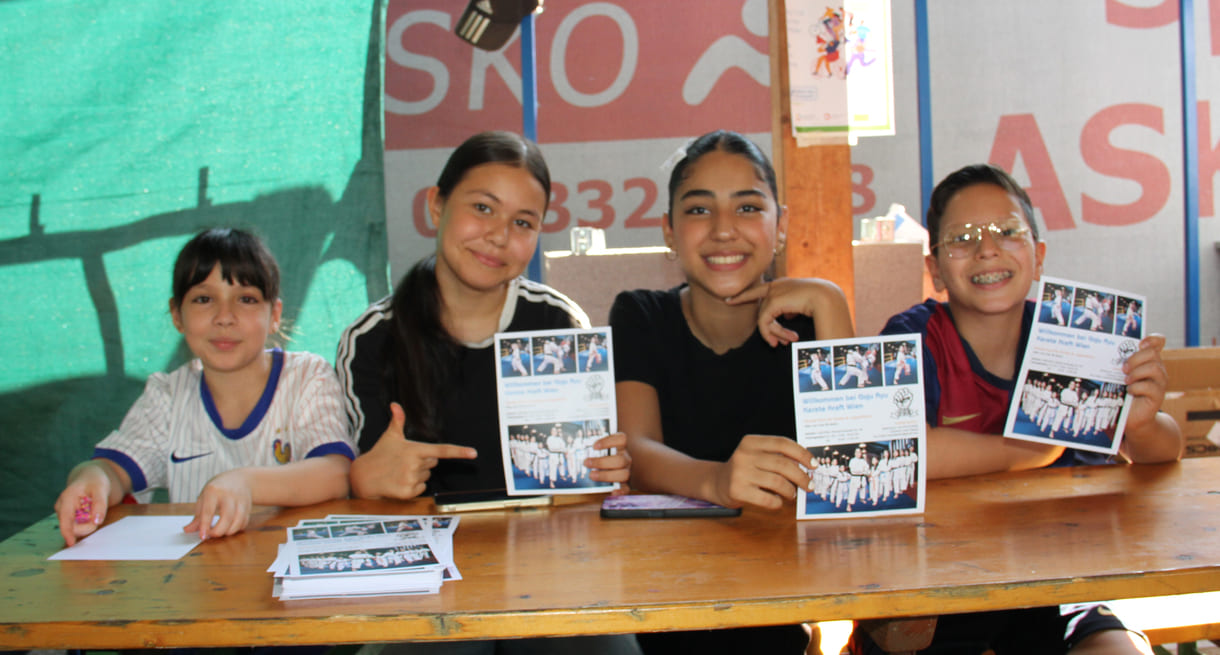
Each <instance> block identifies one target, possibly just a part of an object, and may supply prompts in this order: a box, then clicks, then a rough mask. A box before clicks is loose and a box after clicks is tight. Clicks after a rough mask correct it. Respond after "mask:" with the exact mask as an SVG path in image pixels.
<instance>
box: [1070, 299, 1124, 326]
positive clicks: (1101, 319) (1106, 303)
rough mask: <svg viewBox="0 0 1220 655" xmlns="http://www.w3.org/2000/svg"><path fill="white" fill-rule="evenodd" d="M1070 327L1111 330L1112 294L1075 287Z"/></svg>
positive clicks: (1112, 317)
mask: <svg viewBox="0 0 1220 655" xmlns="http://www.w3.org/2000/svg"><path fill="white" fill-rule="evenodd" d="M1073 305H1074V306H1073V308H1072V327H1074V328H1079V329H1082V330H1091V331H1093V332H1112V331H1113V320H1114V315H1113V309H1114V294H1110V293H1102V292H1099V291H1091V290H1088V289H1077V290H1076V299H1075V301H1073Z"/></svg>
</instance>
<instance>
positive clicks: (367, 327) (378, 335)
mask: <svg viewBox="0 0 1220 655" xmlns="http://www.w3.org/2000/svg"><path fill="white" fill-rule="evenodd" d="M508 293H509V298H508V299H507V300H506V301H505V311H504V313H503V314H502V315H501V321H500V329H499V331H500V332H516V331H523V330H552V329H562V328H570V327H584V326H587V324H588V318H586V317H585V314H584V312H583V311H581V309H580V308H579V307H578V306H577V305H576V304H575V303H574V302H572V301H571V300H570V299H568V298H567V297H565V296H563V295H562V294H560V293H558V292H556V291H555V290H553V289H551V288H550V287H547V286H545V285H542V284H538V283H535V282H530V281H528V280H524V279H520V278H518V279H517V280H514V281H513V282H512V283H511V284H510V286H509V291H508ZM391 316H392V314H391V309H390V298H389V297H387V298H383V299H382V300H380V301H378V302H377V303H375V304H373V305H372V306H371V307H369V308H368V309H367V310H366V311H365V312H364V314H362V315H361V316H360V318H358V319H356V321H355V322H354V323H352V324H351V325H349V326H348V327H347V329H346V330H344V332H343V336H342V338H341V340H340V342H339V354H338V357H337V358H336V359H335V368H336V369H337V371H338V373H339V382H340V384H341V385H342V386H343V392H344V404H345V406H346V408H347V412H348V417H349V418H350V419H351V425H352V429H353V430H355V432H356V439H357V442H358V444H359V447H360V452H361V453H365V452H368V451H369V450H370V449H371V448H372V447H373V446H374V445H376V443H377V440H378V439H380V438H381V435H382V433H383V432H385V429H386V427H387V426H389V424H390V409H389V407H390V402H391V401H392V400H393V398H391V397H390V390H391V389H392V388H393V385H392V384H391V385H387V384H386V383H385V380H386V377H385V376H386V360H387V358H388V356H389V350H388V348H387V345H388V344H387V340H388V339H389V338H390V323H391ZM494 351H495V344H494V340H493V339H489V340H488V341H487V342H486V343H481V344H474V345H467V346H466V347H464V348H461V349H460V353H459V363H458V370H457V371H456V372H455V375H454V387H455V388H454V390H453V392H452V393H451V394H449V395H448V396H447V397H446V400H445V406H444V407H443V408H442V412H443V414H442V420H443V421H444V422H443V426H444V428H443V434H442V436H441V440H442V441H443V442H445V443H452V444H458V445H461V446H470V447H472V448H475V449H477V450H478V451H479V456H478V458H477V459H474V460H443V461H441V462H440V463H439V464H437V465H436V468H434V469H432V477H431V478H430V479H429V480H428V488H427V490H426V492H425V493H433V492H436V491H470V490H475V489H503V488H504V461H503V457H502V455H501V453H500V419H499V409H498V405H497V400H496V397H497V394H496V367H497V366H498V365H499V363H498V360H499V358H498V357H497V356H496V354H495V352H494ZM390 375H391V380H392V375H393V373H392V372H391V373H390Z"/></svg>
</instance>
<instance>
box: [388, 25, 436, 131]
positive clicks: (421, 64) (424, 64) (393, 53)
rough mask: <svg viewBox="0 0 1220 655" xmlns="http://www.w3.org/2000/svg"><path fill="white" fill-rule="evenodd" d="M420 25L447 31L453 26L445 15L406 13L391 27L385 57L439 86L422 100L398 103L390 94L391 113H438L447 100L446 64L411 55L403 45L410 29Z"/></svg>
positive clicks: (400, 101) (399, 101) (407, 114)
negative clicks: (440, 105) (421, 72)
mask: <svg viewBox="0 0 1220 655" xmlns="http://www.w3.org/2000/svg"><path fill="white" fill-rule="evenodd" d="M419 23H431V24H433V25H437V26H439V27H441V28H442V29H444V30H445V31H449V25H450V23H449V15H448V14H446V13H445V12H443V11H434V10H423V11H412V12H409V13H406V14H404V15H403V16H402V18H399V19H398V20H396V21H394V24H393V25H390V30H389V33H388V34H387V36H386V57H387V58H389V60H390V61H392V62H394V63H395V64H398V65H399V66H402V67H403V68H413V69H415V70H418V71H423V72H425V73H428V74H429V75H431V76H432V79H433V80H435V82H436V83H435V84H434V85H433V87H432V93H430V94H429V95H428V97H427V98H424V99H423V100H416V101H411V100H399V99H398V98H395V97H392V96H391V95H390V94H389V92H388V91H387V92H386V94H385V110H386V111H387V112H389V113H393V114H403V115H406V116H416V115H419V114H426V113H428V112H430V111H432V110H433V109H436V107H437V105H439V104H441V101H443V100H444V99H445V94H446V93H448V92H449V69H447V68H445V63H444V62H442V61H441V60H439V59H435V58H433V57H426V56H424V55H420V54H416V53H414V52H410V51H408V50H407V49H406V48H404V47H403V45H402V37H403V33H404V32H406V31H407V28H408V27H411V26H412V25H417V24H419Z"/></svg>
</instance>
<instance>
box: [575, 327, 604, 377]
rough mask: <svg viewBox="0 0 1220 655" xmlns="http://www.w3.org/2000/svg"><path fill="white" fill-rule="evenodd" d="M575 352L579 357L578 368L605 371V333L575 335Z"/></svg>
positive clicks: (586, 371)
mask: <svg viewBox="0 0 1220 655" xmlns="http://www.w3.org/2000/svg"><path fill="white" fill-rule="evenodd" d="M576 342H577V353H578V356H579V357H580V361H579V362H578V364H579V367H580V370H581V371H584V372H585V373H588V372H590V371H605V370H606V369H607V368H608V366H607V363H606V346H605V343H606V335H604V334H600V333H596V332H595V333H593V334H582V335H579V336H578V337H577V340H576Z"/></svg>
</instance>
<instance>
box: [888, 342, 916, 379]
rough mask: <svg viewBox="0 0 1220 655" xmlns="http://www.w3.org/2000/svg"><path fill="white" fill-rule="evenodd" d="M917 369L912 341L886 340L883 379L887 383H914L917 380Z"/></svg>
mask: <svg viewBox="0 0 1220 655" xmlns="http://www.w3.org/2000/svg"><path fill="white" fill-rule="evenodd" d="M918 371H919V362H918V360H917V359H916V355H915V342H914V341H889V342H886V344H885V379H886V380H887V381H888V383H889V384H915V383H916V382H917V381H919V373H918Z"/></svg>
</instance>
